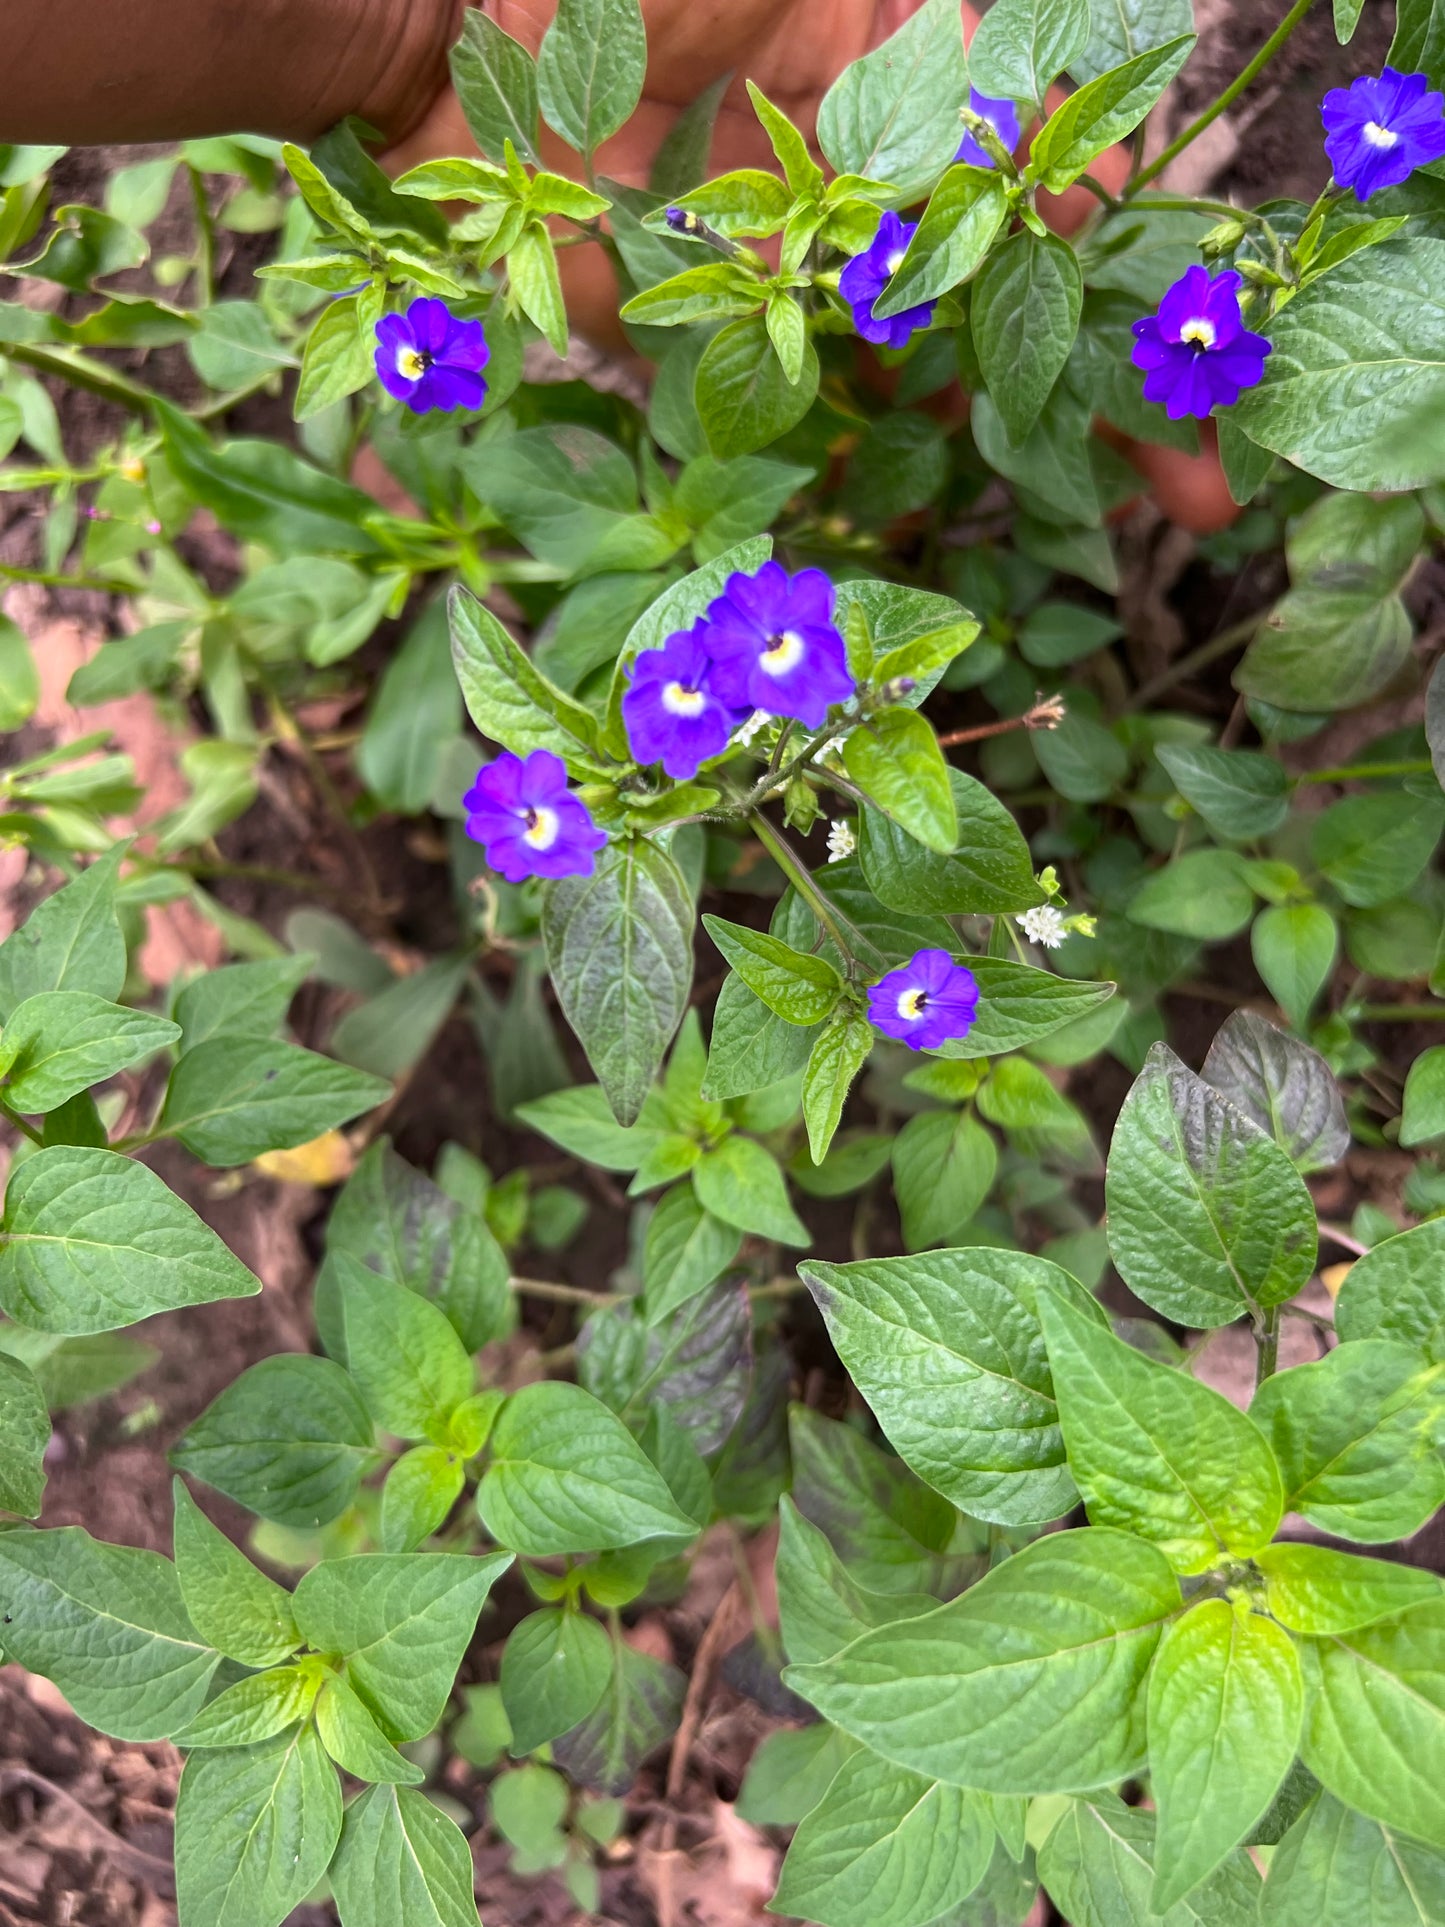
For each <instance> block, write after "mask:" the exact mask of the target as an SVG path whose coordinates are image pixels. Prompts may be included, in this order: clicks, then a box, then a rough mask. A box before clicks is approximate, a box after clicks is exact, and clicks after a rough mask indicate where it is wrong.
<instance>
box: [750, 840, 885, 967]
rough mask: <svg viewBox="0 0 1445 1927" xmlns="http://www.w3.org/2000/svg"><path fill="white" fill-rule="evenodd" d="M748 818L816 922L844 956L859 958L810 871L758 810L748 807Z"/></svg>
mask: <svg viewBox="0 0 1445 1927" xmlns="http://www.w3.org/2000/svg"><path fill="white" fill-rule="evenodd" d="M748 821H749V822H750V823H751V824H752V826H753V828H754V829H755V830H756V831H757V833H758V841H759V842H760V843H761V844H762V846H763V848H764V849H765V850H766V851H767V853H768V855H769V856H770V857H772V859H773V861H774V862H775V863H776V864H777V866H778V868H779V869H780V870H781V871H782V872H783V875H784V876H785V877H786V878H787V879H788V881H789V883H791V884H792V886H793V888H794V889H795V890H796V891H797V893H798V895H799V896H800V897H801V898H802V899H803V901H804V903H806V904H807V906H808V908H809V909H810V910H811V911H812V913H813V915H814V916H815V917H816V918H817V919H818V921H819V923H821V924H822V926H823V928H824V929H825V930H826V931H827V933H828V935H829V936H830V937H831V938H832V939H833V941H834V943H835V944H837V946H838V948H839V949H840V950H841V951H842V953H843V955H844V956H845V957H847V958H848V960H849V961H850V962H851V963H856V962H857V961H858V959H857V958H856V957H855V956H854V954H853V951H852V949H851V948H850V947H849V945H848V944H847V943H846V942H845V941H844V937H843V932H842V930H841V929H840V928H839V925H838V919H837V917H836V915H835V914H834V910H833V906H832V904H831V903H829V901H828V899H827V898H826V897H825V896H824V895H823V893H822V891H821V890H819V888H818V886H817V884H815V883H814V881H813V879H812V876H811V874H810V873H809V872H808V871H807V870H806V869H804V867H803V865H802V863H801V862H800V860H799V859H798V857H797V856H796V855H795V854H794V853H793V851H792V850H791V849H789V847H788V845H787V844H786V843H785V842H784V841H783V839H782V837H780V836H779V835H778V833H777V831H776V830H775V829H774V828H773V826H772V824H771V823H770V822H769V821H768V819H767V818H766V817H765V816H764V815H763V813H762V811H761V810H750V811H749V812H748ZM854 934H855V936H856V935H858V934H859V933H858V932H856V931H855V932H854Z"/></svg>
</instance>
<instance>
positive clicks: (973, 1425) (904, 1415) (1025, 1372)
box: [799, 1112, 1107, 1525]
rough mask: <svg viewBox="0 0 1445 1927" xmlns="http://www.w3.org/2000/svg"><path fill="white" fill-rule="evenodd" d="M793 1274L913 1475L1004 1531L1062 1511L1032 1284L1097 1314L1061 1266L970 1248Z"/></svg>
mask: <svg viewBox="0 0 1445 1927" xmlns="http://www.w3.org/2000/svg"><path fill="white" fill-rule="evenodd" d="M934 1115H938V1116H943V1117H947V1116H948V1113H947V1112H940V1113H935V1114H934ZM799 1275H800V1276H801V1278H802V1279H803V1282H804V1283H805V1284H806V1285H807V1287H808V1289H809V1290H810V1291H811V1292H812V1293H813V1296H814V1298H815V1299H816V1300H817V1302H818V1307H819V1309H820V1310H821V1311H822V1313H823V1317H824V1320H825V1321H826V1323H827V1326H828V1335H829V1337H830V1338H831V1339H832V1341H833V1343H834V1345H835V1346H836V1347H837V1350H838V1355H839V1357H840V1358H841V1359H842V1361H843V1363H844V1365H845V1366H846V1367H847V1369H848V1373H849V1376H850V1377H851V1378H852V1379H853V1381H854V1383H855V1384H856V1385H857V1387H858V1389H859V1391H860V1392H861V1393H862V1394H863V1397H864V1398H865V1399H866V1400H867V1401H868V1404H869V1406H870V1408H871V1409H872V1411H873V1412H874V1414H875V1415H876V1417H877V1419H878V1423H879V1424H880V1425H881V1426H882V1428H883V1430H884V1431H885V1432H886V1433H887V1435H888V1438H889V1439H890V1441H891V1442H892V1444H893V1445H894V1446H895V1447H896V1448H897V1450H898V1451H899V1452H900V1453H901V1454H902V1456H903V1458H904V1459H905V1460H906V1461H907V1462H908V1464H909V1465H911V1466H912V1467H913V1469H914V1471H915V1472H917V1473H918V1475H919V1476H920V1478H923V1479H926V1480H927V1482H928V1483H929V1484H930V1485H931V1486H933V1487H935V1489H936V1490H938V1491H939V1492H942V1493H943V1494H944V1495H945V1497H947V1498H949V1499H952V1500H953V1501H954V1503H955V1504H956V1505H959V1506H961V1507H962V1508H963V1509H964V1510H965V1511H967V1512H969V1513H970V1514H972V1515H973V1517H975V1518H978V1519H987V1520H990V1521H993V1522H996V1523H998V1524H1004V1525H1019V1524H1025V1523H1028V1524H1034V1523H1041V1522H1043V1521H1045V1520H1049V1519H1057V1518H1060V1517H1061V1516H1062V1515H1063V1514H1064V1513H1065V1512H1067V1511H1068V1510H1069V1508H1070V1506H1071V1505H1073V1504H1074V1503H1075V1500H1076V1498H1077V1493H1076V1490H1075V1486H1074V1481H1073V1479H1072V1478H1071V1477H1070V1476H1069V1471H1068V1468H1067V1466H1066V1463H1065V1452H1064V1439H1063V1435H1062V1433H1061V1431H1060V1429H1059V1417H1058V1408H1057V1406H1056V1405H1055V1402H1054V1391H1053V1384H1052V1381H1051V1380H1050V1377H1049V1364H1048V1357H1047V1354H1046V1351H1045V1348H1044V1338H1043V1331H1042V1329H1041V1327H1040V1324H1039V1314H1038V1309H1037V1289H1038V1287H1039V1285H1040V1284H1042V1285H1045V1286H1049V1287H1052V1288H1053V1289H1055V1290H1057V1291H1059V1292H1060V1293H1062V1294H1064V1295H1066V1296H1067V1297H1068V1298H1069V1299H1070V1301H1071V1302H1077V1303H1078V1304H1079V1315H1080V1317H1081V1318H1083V1319H1085V1320H1087V1321H1090V1322H1097V1321H1098V1320H1099V1318H1100V1314H1099V1312H1098V1311H1097V1309H1096V1308H1095V1306H1094V1301H1093V1300H1092V1299H1091V1298H1089V1297H1088V1296H1087V1294H1086V1293H1084V1292H1083V1290H1082V1287H1081V1286H1079V1285H1077V1284H1075V1283H1074V1281H1073V1279H1071V1278H1070V1277H1069V1276H1068V1274H1067V1273H1066V1272H1064V1271H1061V1270H1060V1269H1059V1267H1058V1266H1057V1265H1053V1264H1050V1263H1049V1262H1048V1261H1047V1259H1044V1258H1034V1257H1029V1256H1026V1255H1025V1254H1024V1253H1022V1252H1011V1251H991V1250H988V1249H985V1248H982V1247H976V1248H971V1249H968V1250H964V1251H940V1252H931V1253H929V1254H928V1255H926V1256H924V1257H919V1258H875V1259H870V1260H867V1261H866V1262H862V1263H857V1264H850V1265H827V1264H820V1263H817V1262H816V1261H813V1260H809V1261H808V1262H807V1263H805V1264H803V1265H802V1266H800V1267H799ZM1105 1335H1107V1334H1105Z"/></svg>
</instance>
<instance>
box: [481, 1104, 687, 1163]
mask: <svg viewBox="0 0 1445 1927" xmlns="http://www.w3.org/2000/svg"><path fill="white" fill-rule="evenodd" d="M652 1108H653V1107H652V1106H651V1105H650V1104H649V1105H648V1106H647V1114H648V1115H649V1117H651V1115H652ZM517 1116H518V1118H519V1119H520V1121H521V1122H522V1123H523V1124H526V1125H529V1126H530V1127H531V1129H532V1130H534V1131H540V1132H541V1133H542V1135H543V1137H548V1138H551V1140H552V1142H553V1143H554V1144H559V1145H560V1146H561V1147H562V1149H563V1150H564V1151H570V1152H571V1153H572V1155H573V1156H574V1157H579V1158H586V1160H587V1162H588V1163H589V1164H600V1165H601V1166H602V1168H603V1169H604V1170H605V1171H635V1170H637V1168H638V1166H639V1165H641V1164H644V1163H646V1161H647V1160H648V1159H649V1158H650V1157H652V1156H653V1155H654V1154H655V1153H656V1151H657V1149H658V1146H659V1145H660V1144H661V1142H662V1139H663V1131H662V1128H661V1125H660V1123H658V1122H657V1121H653V1122H650V1123H639V1124H629V1125H623V1124H619V1123H618V1122H617V1120H616V1118H614V1117H613V1115H612V1111H611V1109H610V1107H609V1105H608V1102H607V1097H606V1093H605V1092H604V1091H603V1089H602V1086H601V1085H600V1084H578V1085H574V1086H573V1087H572V1089H570V1090H565V1091H551V1092H549V1093H548V1095H547V1096H546V1097H538V1098H534V1099H533V1100H532V1102H531V1103H530V1104H519V1105H518V1106H517Z"/></svg>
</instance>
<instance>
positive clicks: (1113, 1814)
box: [1039, 1793, 1260, 1927]
mask: <svg viewBox="0 0 1445 1927" xmlns="http://www.w3.org/2000/svg"><path fill="white" fill-rule="evenodd" d="M1154 1828H1155V1820H1154V1815H1153V1814H1152V1813H1150V1812H1148V1811H1147V1809H1145V1808H1142V1807H1126V1806H1125V1805H1124V1803H1123V1801H1122V1800H1120V1799H1118V1798H1117V1797H1116V1796H1115V1795H1114V1794H1112V1793H1096V1794H1094V1795H1093V1796H1092V1797H1091V1798H1090V1799H1089V1800H1087V1801H1086V1800H1076V1801H1075V1802H1074V1804H1073V1805H1072V1806H1071V1807H1070V1808H1069V1809H1068V1810H1067V1812H1065V1814H1064V1815H1063V1817H1062V1818H1061V1819H1060V1820H1059V1821H1058V1823H1057V1824H1056V1825H1055V1827H1054V1829H1053V1831H1052V1832H1051V1833H1050V1835H1049V1837H1048V1839H1047V1840H1046V1841H1045V1842H1044V1844H1043V1846H1042V1847H1041V1848H1040V1849H1039V1876H1040V1878H1041V1879H1042V1880H1043V1881H1044V1882H1045V1884H1046V1886H1047V1887H1048V1891H1049V1897H1050V1899H1051V1900H1053V1901H1055V1902H1056V1903H1057V1905H1058V1906H1059V1907H1060V1908H1061V1909H1063V1910H1065V1911H1066V1913H1067V1916H1068V1918H1069V1920H1070V1921H1072V1922H1073V1923H1074V1927H1244V1924H1245V1923H1252V1922H1253V1921H1254V1919H1255V1910H1256V1908H1257V1907H1258V1905H1259V1895H1260V1884H1259V1875H1258V1873H1257V1872H1256V1871H1255V1868H1254V1864H1253V1862H1252V1861H1251V1860H1250V1858H1249V1856H1248V1855H1247V1854H1245V1853H1237V1854H1235V1855H1234V1857H1233V1858H1232V1859H1230V1860H1228V1861H1226V1863H1225V1864H1224V1866H1222V1867H1221V1868H1220V1869H1219V1871H1218V1873H1216V1874H1215V1875H1214V1876H1213V1877H1212V1878H1211V1879H1210V1880H1208V1881H1206V1882H1205V1884H1204V1885H1203V1886H1202V1887H1201V1888H1199V1889H1198V1890H1197V1891H1196V1892H1195V1893H1192V1894H1189V1895H1186V1897H1185V1898H1184V1899H1183V1900H1181V1901H1179V1902H1177V1903H1176V1904H1175V1905H1174V1906H1173V1907H1171V1908H1170V1910H1169V1912H1168V1913H1167V1914H1165V1915H1164V1916H1163V1918H1162V1920H1161V1918H1160V1916H1159V1915H1158V1914H1156V1913H1155V1912H1154V1909H1153V1907H1152V1906H1151V1905H1150V1898H1151V1890H1152V1887H1153V1882H1154V1862H1155V1837H1154Z"/></svg>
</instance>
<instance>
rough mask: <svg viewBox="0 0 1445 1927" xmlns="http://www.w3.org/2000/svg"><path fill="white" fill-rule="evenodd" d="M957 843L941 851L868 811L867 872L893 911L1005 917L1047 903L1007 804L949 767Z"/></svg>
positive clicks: (863, 840)
mask: <svg viewBox="0 0 1445 1927" xmlns="http://www.w3.org/2000/svg"><path fill="white" fill-rule="evenodd" d="M948 781H949V787H950V788H951V790H952V792H953V803H954V810H955V813H956V816H957V820H958V848H957V849H956V850H955V851H954V852H953V853H952V854H951V855H948V856H939V855H938V854H936V853H935V852H933V851H930V850H928V849H926V848H925V847H924V845H923V844H921V843H918V842H915V840H914V839H913V838H912V837H911V836H910V835H908V833H907V831H906V830H904V829H902V828H901V827H899V826H897V825H895V824H893V823H891V822H890V821H889V820H888V818H887V817H885V816H884V815H883V814H882V813H881V812H880V811H876V810H865V811H864V812H863V818H862V824H861V836H860V855H861V857H862V862H863V873H864V875H865V876H866V877H867V879H868V882H869V884H870V885H871V886H872V888H873V890H874V892H875V893H876V895H877V897H878V899H879V901H880V902H881V903H884V904H887V905H888V906H889V907H890V908H891V909H894V910H913V911H919V910H922V911H928V912H936V913H942V914H944V915H949V916H951V915H954V914H957V913H961V912H975V913H984V914H992V915H998V914H1000V913H1004V912H1010V911H1018V910H1027V909H1029V908H1030V907H1031V906H1032V905H1034V904H1037V903H1042V902H1043V900H1044V898H1043V892H1042V891H1041V890H1040V888H1039V886H1038V884H1037V883H1036V882H1035V881H1034V868H1033V862H1032V860H1031V858H1030V856H1029V847H1028V844H1027V843H1026V842H1025V841H1024V838H1023V836H1022V834H1021V832H1020V830H1019V827H1018V825H1017V824H1016V823H1015V822H1014V820H1013V817H1012V816H1010V814H1009V812H1008V811H1007V810H1006V809H1005V808H1004V806H1003V804H1002V803H1000V802H999V801H998V799H997V798H996V797H995V796H993V795H992V794H991V793H990V792H989V791H988V790H987V789H985V787H984V786H983V784H982V783H980V782H979V781H977V779H976V778H974V777H972V776H968V775H966V774H965V773H964V772H963V771H962V770H960V769H954V768H952V767H950V768H949V770H948Z"/></svg>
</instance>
